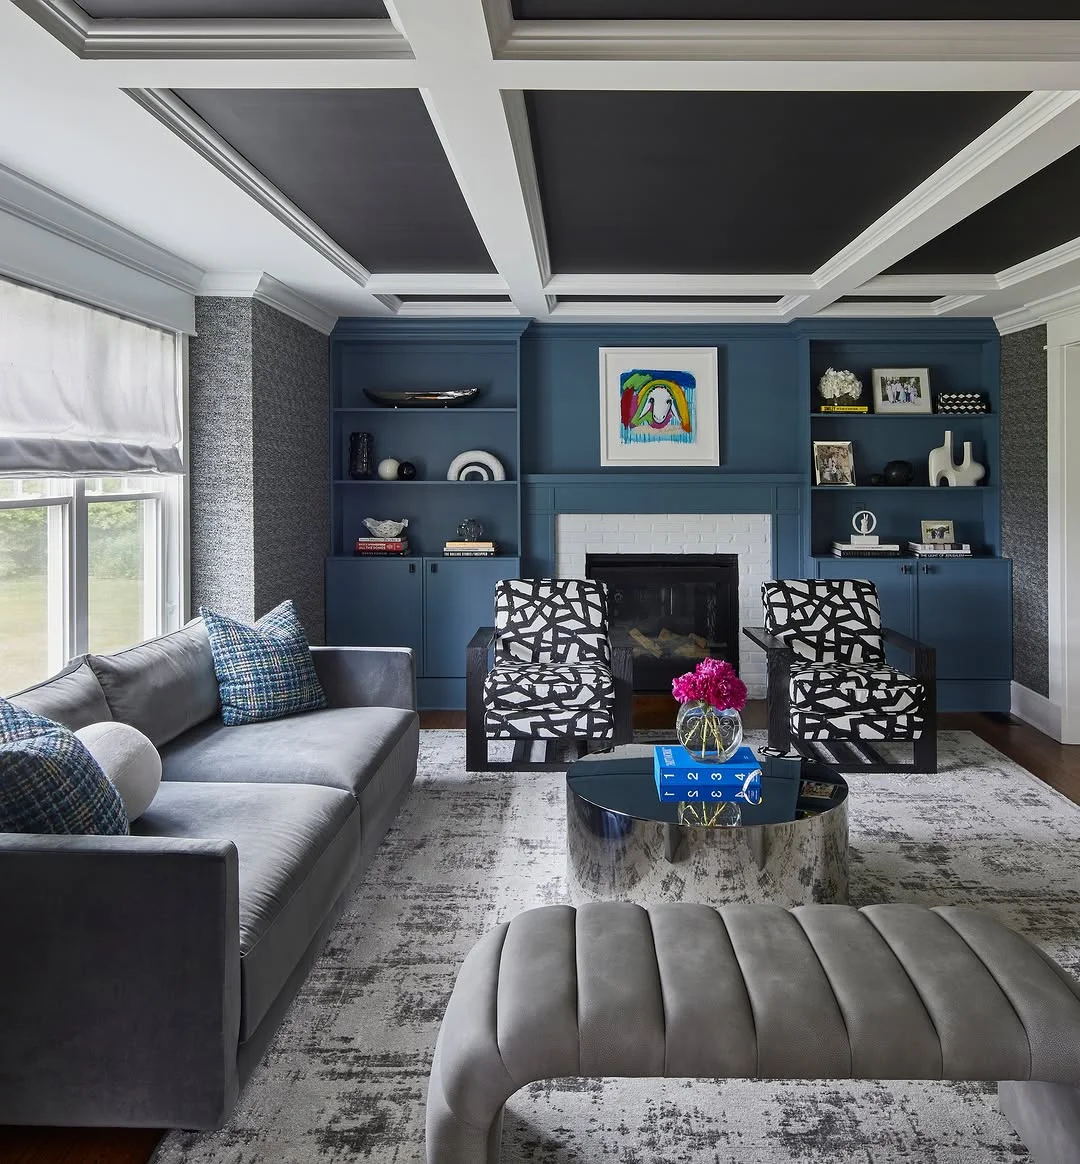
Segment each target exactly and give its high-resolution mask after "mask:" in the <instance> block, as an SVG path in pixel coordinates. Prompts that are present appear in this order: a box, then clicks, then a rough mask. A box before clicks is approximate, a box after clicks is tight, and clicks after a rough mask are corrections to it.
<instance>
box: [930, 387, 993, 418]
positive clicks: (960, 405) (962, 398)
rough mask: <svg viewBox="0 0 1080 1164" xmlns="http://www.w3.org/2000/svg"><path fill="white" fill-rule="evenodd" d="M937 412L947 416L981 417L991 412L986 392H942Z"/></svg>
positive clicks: (939, 395) (938, 400)
mask: <svg viewBox="0 0 1080 1164" xmlns="http://www.w3.org/2000/svg"><path fill="white" fill-rule="evenodd" d="M937 411H938V412H940V413H942V414H944V415H946V416H979V415H982V414H983V413H986V412H989V411H990V402H989V400H988V399H987V398H986V394H985V393H984V392H940V393H938V398H937Z"/></svg>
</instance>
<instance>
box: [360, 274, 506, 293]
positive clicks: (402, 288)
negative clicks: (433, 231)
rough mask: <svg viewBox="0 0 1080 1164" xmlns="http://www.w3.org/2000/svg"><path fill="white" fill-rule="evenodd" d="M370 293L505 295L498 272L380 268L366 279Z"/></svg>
mask: <svg viewBox="0 0 1080 1164" xmlns="http://www.w3.org/2000/svg"><path fill="white" fill-rule="evenodd" d="M367 290H368V291H370V292H371V293H372V295H507V294H509V288H508V287H507V286H506V280H505V279H504V278H503V277H502V275H499V274H495V273H492V274H462V275H448V274H444V273H442V272H431V273H430V274H413V273H402V274H395V273H394V272H393V271H390V272H385V271H379V272H377V273H375V274H373V275H372V276H371V278H370V279H368V282H367Z"/></svg>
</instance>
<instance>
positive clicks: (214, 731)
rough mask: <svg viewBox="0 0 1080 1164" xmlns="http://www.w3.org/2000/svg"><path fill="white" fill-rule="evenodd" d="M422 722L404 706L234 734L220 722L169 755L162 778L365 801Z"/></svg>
mask: <svg viewBox="0 0 1080 1164" xmlns="http://www.w3.org/2000/svg"><path fill="white" fill-rule="evenodd" d="M416 722H417V716H416V712H414V711H406V710H405V709H403V708H398V707H334V708H329V709H326V710H323V711H311V712H306V713H304V714H303V715H293V716H289V717H288V718H286V719H273V720H267V721H265V722H263V723H249V724H242V725H240V726H238V727H229V728H227V727H223V726H222V724H221V723H220V722H219V721H217V720H214V721H211V722H209V723H205V724H200V725H199V727H197V728H195V729H194V730H193V731H190V732H187V733H185V734H184V735H183V736H181V737H180V739H178V740H174V741H173V742H172V743H171V744H170V745H169V746H168V747H167V748H164V749H163V750H162V753H161V763H162V773H163V776H164V779H165V780H166V781H169V780H199V781H208V780H214V781H221V782H226V781H228V782H234V781H235V782H241V783H242V782H247V783H273V784H324V785H326V786H327V787H328V788H342V789H344V790H345V791H346V792H351V793H352V794H353V796H355V797H356V798H357V799H359V798H360V795H361V793H362V792H363V790H364V789H365V788H366V787H367V785H368V783H369V782H370V781H371V779H372V778H373V776H374V775H375V774H376V772H378V770H379V768H380V767H381V766H382V764H383V762H384V761H385V760H386V758H387V757H388V756H389V755H390V753H391V751H392V750H393V749H394V748H395V746H396V745H397V743H398V742H399V741H400V740H401V738H402V737H403V736H405V735H407V734H409V733H410V731H413V732H415V724H416Z"/></svg>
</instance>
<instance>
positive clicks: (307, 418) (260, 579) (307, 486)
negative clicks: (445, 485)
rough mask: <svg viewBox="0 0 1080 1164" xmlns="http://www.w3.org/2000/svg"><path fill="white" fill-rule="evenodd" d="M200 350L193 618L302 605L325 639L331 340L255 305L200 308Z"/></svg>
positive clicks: (195, 381) (312, 630)
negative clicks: (196, 613) (204, 612)
mask: <svg viewBox="0 0 1080 1164" xmlns="http://www.w3.org/2000/svg"><path fill="white" fill-rule="evenodd" d="M195 326H196V330H197V332H198V334H197V336H196V337H195V338H194V339H193V340H192V341H191V345H190V353H191V356H190V388H189V392H190V395H189V400H190V403H189V428H190V433H191V487H190V488H191V592H192V594H191V596H192V609H193V610H194V609H195V608H197V607H198V606H199V605H204V606H210V607H213V608H214V609H215V610H220V611H222V612H223V613H225V614H229V615H232V616H233V617H235V618H243V619H249V620H250V619H254V618H257V617H258V616H259V615H262V614H265V613H266V611H267V610H269V609H270V608H271V607H273V606H276V605H277V603H279V602H280V601H281V600H282V599H284V598H292V599H294V600H295V602H296V605H297V609H298V611H299V613H300V617H301V619H302V620H303V622H304V627H305V629H306V631H307V633H308V638H309V639H310V640H311V641H312V642H313V643H321V642H322V641H323V638H324V630H323V559H324V558H325V556H326V554H327V552H328V544H329V543H328V525H327V521H328V518H327V505H328V493H329V487H328V483H327V448H326V440H327V435H326V434H327V421H326V417H327V407H328V398H327V394H328V392H329V376H328V370H327V360H328V355H327V352H328V345H327V339H326V337H325V336H324V335H322V334H321V333H320V332H317V331H315V330H314V329H313V328H309V327H307V326H305V325H304V324H302V323H299V322H297V321H296V320H294V319H293V318H292V317H291V316H288V315H284V314H282V313H281V312H280V311H277V310H275V309H274V308H273V307H268V306H267V305H266V304H264V303H260V302H258V301H257V300H253V299H242V298H236V299H233V298H221V297H216V296H212V297H199V298H197V299H196V300H195Z"/></svg>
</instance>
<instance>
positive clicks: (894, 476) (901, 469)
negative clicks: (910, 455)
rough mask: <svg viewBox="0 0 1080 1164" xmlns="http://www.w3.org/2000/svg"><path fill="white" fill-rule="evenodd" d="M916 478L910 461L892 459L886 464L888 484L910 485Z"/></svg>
mask: <svg viewBox="0 0 1080 1164" xmlns="http://www.w3.org/2000/svg"><path fill="white" fill-rule="evenodd" d="M914 479H915V470H914V469H913V468H912V467H911V462H910V461H890V462H889V463H888V464H887V465H886V466H885V484H886V485H910V484H911V482H912V481H913V480H914Z"/></svg>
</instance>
